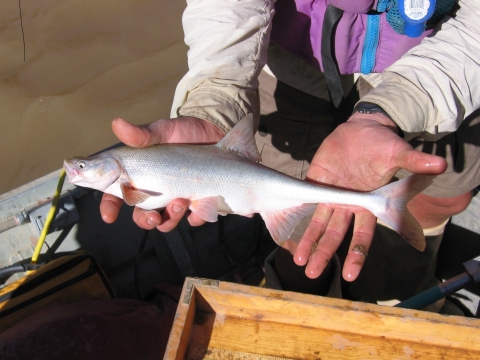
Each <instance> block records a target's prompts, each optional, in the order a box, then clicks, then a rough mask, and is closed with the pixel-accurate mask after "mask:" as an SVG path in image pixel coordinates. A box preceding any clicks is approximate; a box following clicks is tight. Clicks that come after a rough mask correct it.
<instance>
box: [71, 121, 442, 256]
mask: <svg viewBox="0 0 480 360" xmlns="http://www.w3.org/2000/svg"><path fill="white" fill-rule="evenodd" d="M259 160H260V154H259V152H258V150H257V147H256V145H255V140H254V130H253V120H252V115H251V114H250V115H247V116H246V117H245V118H243V119H242V120H241V121H240V122H239V123H238V124H237V125H236V126H235V127H234V128H233V129H232V130H231V131H230V132H229V133H228V134H227V135H226V136H225V137H224V138H223V139H222V140H221V141H220V142H218V143H217V144H215V145H173V144H162V145H154V146H151V147H147V148H143V149H136V148H131V147H128V146H122V147H118V148H114V149H112V150H108V151H105V152H102V153H100V154H98V155H95V156H92V157H86V158H73V159H67V160H65V161H64V168H65V171H66V173H67V175H68V178H69V182H70V183H73V184H76V185H79V186H84V187H89V188H93V189H97V190H100V191H103V192H105V193H109V194H113V195H115V196H118V197H120V198H122V199H123V200H124V201H125V202H126V203H127V204H128V205H136V206H139V207H141V208H144V209H161V208H165V207H166V206H167V204H168V203H169V202H170V201H172V200H173V199H175V198H183V199H187V200H188V201H189V209H190V210H191V211H192V212H193V213H195V214H196V215H198V216H199V217H200V218H202V219H204V220H205V221H208V222H214V221H217V218H218V215H226V214H239V215H243V216H252V215H253V214H255V213H259V214H260V215H261V216H262V218H263V220H264V221H265V224H266V226H267V228H268V230H269V231H270V234H271V235H272V237H273V239H274V240H275V241H276V242H277V243H278V244H280V245H281V244H282V243H283V242H284V241H285V240H287V239H288V238H289V237H290V235H291V234H292V233H293V231H294V229H295V227H296V225H297V224H298V223H299V222H300V220H301V219H302V218H303V217H305V216H308V215H310V214H312V213H313V211H314V210H315V207H316V205H317V204H318V203H327V204H332V205H333V206H337V207H351V206H355V207H362V208H365V209H367V210H369V211H370V212H371V213H373V214H374V215H375V216H377V217H378V218H380V219H381V220H383V221H384V222H385V223H387V224H388V225H389V226H391V227H392V228H393V229H394V230H396V231H397V232H398V233H399V234H400V235H401V236H402V237H403V238H404V239H405V240H406V241H408V242H409V243H410V244H411V245H413V246H414V247H415V248H417V249H419V250H424V248H425V238H424V236H423V231H422V229H421V227H420V225H419V224H418V222H417V221H416V220H415V218H414V217H413V216H412V215H411V214H410V212H409V211H408V210H407V207H406V205H407V202H408V201H409V200H410V199H411V198H412V197H413V196H415V195H416V194H418V193H419V192H420V191H422V190H424V189H425V188H426V187H427V186H428V185H430V183H431V182H432V178H433V177H432V176H422V175H411V176H409V177H407V178H405V179H402V180H399V181H396V182H393V183H391V184H388V185H386V186H384V187H381V188H379V189H377V190H375V191H372V192H355V191H347V190H341V189H335V188H330V187H326V186H321V185H317V184H313V183H310V182H307V181H302V180H298V179H295V178H292V177H290V176H287V175H284V174H282V173H280V172H277V171H275V170H273V169H270V168H267V167H265V166H263V165H261V164H259V163H258V161H259Z"/></svg>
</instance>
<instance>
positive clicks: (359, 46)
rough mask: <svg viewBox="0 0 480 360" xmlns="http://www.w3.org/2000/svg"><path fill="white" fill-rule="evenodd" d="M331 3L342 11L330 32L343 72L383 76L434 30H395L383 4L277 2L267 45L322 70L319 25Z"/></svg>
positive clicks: (361, 0) (372, 0)
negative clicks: (409, 33)
mask: <svg viewBox="0 0 480 360" xmlns="http://www.w3.org/2000/svg"><path fill="white" fill-rule="evenodd" d="M387 2H388V3H390V0H387ZM329 3H330V4H331V5H333V6H335V7H337V8H339V9H342V10H343V11H344V13H343V16H342V18H341V19H340V21H339V23H338V25H337V27H336V29H335V30H334V32H335V38H334V39H335V42H334V44H335V59H336V62H337V66H338V70H339V72H340V73H341V74H352V73H364V74H368V73H371V72H382V71H383V70H384V69H385V68H386V67H388V66H390V65H391V64H392V63H394V62H395V61H396V60H398V59H399V58H400V57H401V56H402V55H403V54H405V53H406V52H407V51H408V50H409V49H411V48H412V47H414V46H416V45H418V44H420V42H421V41H422V39H423V38H424V37H425V36H427V35H429V34H430V33H431V32H432V30H426V31H425V32H424V33H423V34H422V35H421V36H420V37H417V38H411V37H408V36H406V35H402V34H400V33H398V32H397V31H395V30H394V29H393V27H392V25H391V24H390V23H389V22H388V21H387V12H385V11H384V10H385V9H380V8H381V7H382V3H383V4H385V3H386V0H330V1H327V0H277V2H276V3H275V16H274V18H273V26H272V34H271V41H272V42H273V43H275V44H277V45H279V46H281V47H282V48H284V49H286V50H288V51H290V52H292V53H293V54H295V55H296V56H297V57H299V58H301V59H303V60H304V61H306V62H307V63H308V64H310V65H311V66H313V67H315V68H316V69H318V70H321V71H323V65H322V58H321V53H320V49H321V38H322V25H323V19H324V16H325V10H326V8H327V6H328V4H329ZM380 10H382V11H383V12H380ZM443 15H444V14H442V16H443Z"/></svg>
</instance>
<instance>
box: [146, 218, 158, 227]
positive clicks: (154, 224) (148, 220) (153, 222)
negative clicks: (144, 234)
mask: <svg viewBox="0 0 480 360" xmlns="http://www.w3.org/2000/svg"><path fill="white" fill-rule="evenodd" d="M147 224H148V225H150V226H158V225H160V224H159V223H157V222H156V221H154V220H153V219H152V218H147Z"/></svg>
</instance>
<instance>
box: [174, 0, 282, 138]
mask: <svg viewBox="0 0 480 360" xmlns="http://www.w3.org/2000/svg"><path fill="white" fill-rule="evenodd" d="M273 3H274V1H273V0H246V1H234V0H190V1H188V6H187V8H186V10H185V13H184V15H183V25H184V31H185V42H186V44H187V45H188V46H189V47H190V50H189V52H188V65H189V71H188V73H187V74H186V75H185V76H184V78H183V79H182V80H181V81H180V83H179V84H178V86H177V89H176V92H175V98H174V101H173V106H172V110H171V117H178V116H194V117H197V118H200V119H204V120H208V121H210V122H212V123H214V124H215V125H216V126H218V127H219V128H220V129H222V130H223V131H225V132H228V131H229V130H230V129H231V127H232V126H233V125H234V124H235V123H236V122H237V121H239V120H240V119H241V118H243V117H244V116H245V115H247V114H248V113H253V114H254V118H258V114H259V100H258V94H257V88H258V80H257V77H258V74H259V72H260V71H261V69H262V67H263V66H264V65H265V63H266V60H267V47H268V42H269V38H270V25H271V19H272V16H273V13H274V10H273Z"/></svg>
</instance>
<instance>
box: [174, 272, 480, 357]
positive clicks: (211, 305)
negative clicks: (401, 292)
mask: <svg viewBox="0 0 480 360" xmlns="http://www.w3.org/2000/svg"><path fill="white" fill-rule="evenodd" d="M206 285H208V286H206ZM211 285H212V282H211V281H210V282H209V281H206V282H205V285H202V284H201V283H196V284H194V285H193V286H191V292H190V293H187V292H185V287H184V293H182V299H181V303H180V304H179V310H178V311H177V318H176V320H175V324H174V328H175V331H174V330H173V329H172V335H171V338H170V340H169V344H168V347H167V350H170V352H169V353H168V354H166V356H165V359H183V358H184V356H185V351H186V349H187V348H188V347H190V349H208V354H207V352H205V354H204V356H203V357H201V358H205V359H216V358H218V356H227V355H228V357H226V358H228V359H232V360H233V359H237V358H239V359H261V357H255V356H254V355H262V356H266V357H267V358H268V357H277V358H281V359H323V360H325V359H360V358H363V359H414V358H421V359H442V358H444V359H480V343H479V341H478V339H480V320H477V319H470V318H464V317H457V316H442V315H438V314H433V313H428V312H423V311H415V310H407V309H399V308H390V307H384V306H377V305H372V304H365V303H360V302H351V301H346V300H339V299H332V298H323V297H318V296H311V295H304V294H299V293H291V292H285V291H275V290H268V289H263V288H256V287H251V286H243V285H238V284H231V283H225V282H220V283H215V285H216V286H211ZM185 299H188V301H185ZM187 302H189V303H188V304H187ZM180 339H183V340H181V341H180ZM179 347H180V348H181V349H178V348H179ZM175 348H176V349H175ZM174 350H175V351H174ZM205 351H206V350H205ZM192 353H195V354H197V355H195V356H198V351H197V352H192V351H190V353H189V355H191V354H192ZM173 354H175V356H174V355H173ZM179 354H180V355H179ZM207 355H208V356H209V357H208V356H207ZM168 356H170V357H168ZM242 356H243V357H242ZM220 358H221V357H220ZM191 359H194V360H196V359H195V358H194V357H191Z"/></svg>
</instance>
